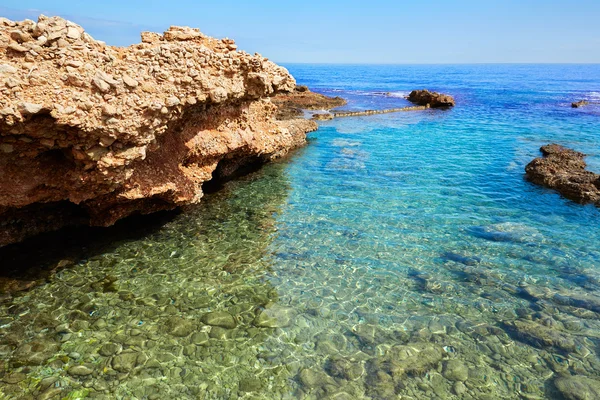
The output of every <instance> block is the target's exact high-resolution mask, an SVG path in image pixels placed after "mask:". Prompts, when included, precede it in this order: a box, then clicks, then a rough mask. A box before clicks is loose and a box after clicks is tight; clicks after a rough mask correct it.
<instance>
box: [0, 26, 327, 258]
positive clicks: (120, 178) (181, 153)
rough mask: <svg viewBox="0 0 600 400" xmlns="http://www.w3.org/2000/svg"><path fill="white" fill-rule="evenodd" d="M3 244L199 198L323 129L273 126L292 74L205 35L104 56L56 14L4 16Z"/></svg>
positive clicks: (0, 68) (0, 96)
mask: <svg viewBox="0 0 600 400" xmlns="http://www.w3.org/2000/svg"><path fill="white" fill-rule="evenodd" d="M0 86H1V87H2V89H0V104H2V106H1V107H0V152H1V155H2V157H0V170H1V171H2V179H1V180H0V227H1V230H0V232H1V233H0V246H2V245H6V244H9V243H13V242H17V241H20V240H22V239H24V238H26V237H29V236H32V235H34V234H38V233H41V232H45V231H50V230H56V229H59V228H61V227H63V226H67V225H78V224H88V225H93V226H109V225H112V224H114V223H115V222H116V221H118V220H119V219H121V218H124V217H126V216H128V215H132V214H137V213H141V214H147V213H152V212H155V211H159V210H165V209H173V208H175V207H178V206H181V205H187V204H193V203H197V202H199V201H200V199H201V197H202V185H203V184H204V183H205V182H207V181H210V180H211V179H213V178H224V177H227V176H229V175H231V174H233V173H235V171H236V170H238V169H239V168H240V167H243V166H245V165H248V164H256V163H263V162H267V161H270V160H273V159H275V158H278V157H281V156H283V155H285V154H286V153H288V152H289V151H290V150H291V149H293V148H296V147H298V146H301V145H303V144H304V143H305V135H306V133H307V132H309V131H312V130H315V129H316V128H317V125H316V124H315V123H314V122H312V121H307V120H304V119H298V118H296V119H288V120H285V121H278V120H276V119H275V118H274V115H275V113H276V112H277V107H276V106H275V105H274V104H273V103H272V102H271V101H270V97H271V96H274V95H277V94H281V93H289V92H293V91H294V89H295V87H296V82H295V80H294V78H293V77H292V76H291V75H290V74H289V73H288V71H287V70H286V69H285V68H283V67H280V66H278V65H276V64H274V63H273V62H271V61H269V60H268V59H266V58H264V57H262V56H260V55H259V54H255V55H250V54H248V53H245V52H243V51H238V50H237V46H236V45H235V43H234V41H233V40H230V39H222V40H218V39H214V38H211V37H208V36H205V35H204V34H202V33H201V32H200V31H199V30H197V29H192V28H187V27H171V28H170V29H169V30H168V31H166V32H165V33H164V34H163V35H160V34H157V33H152V32H143V33H142V43H140V44H136V45H132V46H129V47H126V48H118V47H112V46H107V45H105V44H104V43H103V42H100V41H96V40H94V39H93V38H92V37H91V36H90V35H89V34H87V33H86V32H85V31H84V29H83V28H82V27H80V26H78V25H76V24H74V23H72V22H70V21H66V20H64V19H61V18H58V17H50V18H49V17H45V16H41V17H40V18H39V20H38V21H37V23H36V22H34V21H31V20H25V21H21V22H14V21H10V20H7V19H0Z"/></svg>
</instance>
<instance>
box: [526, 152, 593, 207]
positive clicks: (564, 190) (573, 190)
mask: <svg viewBox="0 0 600 400" xmlns="http://www.w3.org/2000/svg"><path fill="white" fill-rule="evenodd" d="M540 150H541V152H542V154H543V157H539V158H536V159H534V160H533V161H531V162H530V163H529V164H528V165H527V167H525V172H526V176H527V179H529V180H530V181H531V182H533V183H535V184H538V185H541V186H545V187H548V188H550V189H554V190H556V191H557V192H559V193H560V194H561V195H563V196H564V197H566V198H568V199H570V200H574V201H577V202H579V203H594V204H595V205H597V206H598V205H600V175H598V174H596V173H594V172H591V171H586V169H585V168H586V163H585V161H584V157H585V154H583V153H579V152H577V151H574V150H571V149H568V148H566V147H563V146H560V145H558V144H549V145H547V146H542V148H541V149H540Z"/></svg>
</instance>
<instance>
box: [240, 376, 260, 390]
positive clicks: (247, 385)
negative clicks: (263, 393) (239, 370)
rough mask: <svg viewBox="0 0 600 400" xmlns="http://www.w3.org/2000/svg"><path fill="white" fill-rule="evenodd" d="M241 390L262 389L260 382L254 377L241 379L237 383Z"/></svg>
mask: <svg viewBox="0 0 600 400" xmlns="http://www.w3.org/2000/svg"><path fill="white" fill-rule="evenodd" d="M239 389H240V391H241V392H258V391H260V390H261V389H262V382H261V381H260V379H258V378H256V377H252V378H245V379H242V380H241V381H240V383H239Z"/></svg>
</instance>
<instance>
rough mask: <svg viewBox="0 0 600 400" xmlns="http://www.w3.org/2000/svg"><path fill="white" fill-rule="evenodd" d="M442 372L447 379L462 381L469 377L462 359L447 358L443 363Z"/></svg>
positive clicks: (467, 369)
mask: <svg viewBox="0 0 600 400" xmlns="http://www.w3.org/2000/svg"><path fill="white" fill-rule="evenodd" d="M442 374H443V375H444V378H446V379H448V380H449V381H454V382H464V381H466V380H467V379H469V368H467V366H466V365H465V364H464V363H463V362H462V361H459V360H449V361H446V362H445V363H444V369H443V371H442Z"/></svg>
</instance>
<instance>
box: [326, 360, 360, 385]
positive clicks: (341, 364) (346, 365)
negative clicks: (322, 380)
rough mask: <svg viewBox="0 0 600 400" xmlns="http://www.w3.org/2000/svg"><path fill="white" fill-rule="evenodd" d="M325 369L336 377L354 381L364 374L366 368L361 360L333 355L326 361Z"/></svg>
mask: <svg viewBox="0 0 600 400" xmlns="http://www.w3.org/2000/svg"><path fill="white" fill-rule="evenodd" d="M325 371H326V372H327V373H328V374H329V375H330V376H332V377H334V378H341V379H346V380H349V381H354V380H357V379H358V378H360V377H361V376H363V374H364V373H365V368H364V366H363V365H362V363H361V362H356V361H351V360H348V359H346V358H342V357H332V358H330V359H329V360H327V362H326V363H325Z"/></svg>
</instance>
